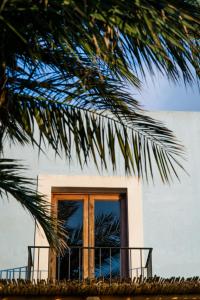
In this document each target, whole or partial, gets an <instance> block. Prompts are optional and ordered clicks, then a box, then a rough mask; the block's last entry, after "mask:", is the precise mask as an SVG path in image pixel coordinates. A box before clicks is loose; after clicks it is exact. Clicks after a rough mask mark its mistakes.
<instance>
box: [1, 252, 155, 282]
mask: <svg viewBox="0 0 200 300" xmlns="http://www.w3.org/2000/svg"><path fill="white" fill-rule="evenodd" d="M138 277H140V278H141V279H144V278H151V277H152V248H129V247H79V246H74V247H70V248H68V249H66V250H65V253H64V254H63V255H62V256H61V255H58V256H57V255H56V254H55V252H53V251H52V249H51V248H50V247H45V246H43V247H41V246H38V247H37V246H29V247H28V264H27V266H26V267H21V268H13V269H7V270H1V271H0V279H27V280H31V281H32V280H42V279H46V280H47V279H51V280H76V281H79V282H80V281H82V280H85V279H89V280H106V281H109V282H112V281H113V280H123V279H130V280H133V279H134V278H138Z"/></svg>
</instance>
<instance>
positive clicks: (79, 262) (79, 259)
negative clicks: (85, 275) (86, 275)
mask: <svg viewBox="0 0 200 300" xmlns="http://www.w3.org/2000/svg"><path fill="white" fill-rule="evenodd" d="M78 281H79V282H80V281H81V248H80V247H79V248H78Z"/></svg>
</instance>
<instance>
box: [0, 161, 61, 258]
mask: <svg viewBox="0 0 200 300" xmlns="http://www.w3.org/2000/svg"><path fill="white" fill-rule="evenodd" d="M24 170H25V168H24V166H22V165H21V162H19V161H18V160H14V159H6V158H1V159H0V197H1V198H2V197H4V196H7V197H9V196H13V197H14V198H15V199H16V200H17V201H18V202H19V203H20V204H21V205H22V206H23V208H25V209H26V210H27V211H28V212H29V213H30V214H31V216H32V217H33V218H34V219H35V220H36V222H37V223H36V224H37V226H38V225H40V226H41V228H42V229H43V230H44V233H45V235H46V237H47V240H48V242H49V244H50V246H52V247H53V248H55V249H56V250H58V251H61V252H62V251H63V249H64V248H65V247H66V242H65V240H66V233H65V230H64V228H63V226H62V224H61V223H60V222H59V221H57V218H56V216H54V215H53V214H52V213H51V207H50V205H49V204H48V202H47V201H46V199H45V197H44V196H43V195H41V194H39V193H37V192H36V191H35V189H34V188H35V183H34V181H33V180H31V179H27V178H25V177H23V176H22V175H21V173H22V172H23V171H24Z"/></svg>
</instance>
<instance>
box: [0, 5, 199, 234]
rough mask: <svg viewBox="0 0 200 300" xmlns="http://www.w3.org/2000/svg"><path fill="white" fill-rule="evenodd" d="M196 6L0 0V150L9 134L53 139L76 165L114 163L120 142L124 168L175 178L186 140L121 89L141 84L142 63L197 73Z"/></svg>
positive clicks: (16, 138) (171, 74)
mask: <svg viewBox="0 0 200 300" xmlns="http://www.w3.org/2000/svg"><path fill="white" fill-rule="evenodd" d="M198 8H199V4H198V2H197V1H188V0H184V1H183V0H176V1H175V0H169V1H166V0H162V1H159V3H158V1H157V0H151V1H147V0H134V1H133V0H127V1H118V0H112V1H108V0H106V1H104V0H103V1H102V0H101V1H100V0H98V1H96V0H95V1H94V0H89V1H82V0H78V1H73V0H59V1H58V0H49V1H48V0H41V1H39V0H38V1H33V0H27V1H23V0H3V1H1V4H0V40H1V45H0V148H1V149H2V150H3V146H4V142H5V140H9V142H10V143H11V144H15V143H19V144H21V145H25V144H29V143H31V144H32V145H34V146H36V147H38V148H39V149H40V150H41V149H43V148H44V147H45V145H50V146H51V147H52V148H53V149H54V150H55V152H56V153H57V154H58V155H60V154H62V153H63V152H64V153H65V155H66V157H68V158H69V159H71V157H72V153H74V152H75V153H76V155H77V157H78V160H79V163H80V165H81V166H82V167H83V166H84V164H85V163H88V162H89V161H90V160H93V161H94V162H95V164H96V166H97V167H98V168H100V167H104V168H107V162H108V160H109V161H111V163H112V166H113V169H115V168H116V165H117V162H116V151H117V149H119V151H120V153H121V155H122V157H123V160H124V168H125V171H126V172H128V173H130V172H132V173H133V174H135V175H136V176H141V177H143V178H146V179H147V180H148V179H149V178H153V176H154V171H155V169H157V170H158V172H159V174H160V176H161V179H162V180H163V182H169V181H170V180H171V178H172V177H173V176H174V175H175V176H176V177H178V172H177V167H181V168H182V165H181V164H180V162H179V157H180V156H181V155H182V153H183V148H182V146H181V145H180V144H179V143H178V142H177V140H176V139H175V137H174V135H173V133H172V132H171V131H170V130H169V129H167V128H166V127H165V126H164V125H163V124H162V123H160V122H158V121H156V120H153V119H152V118H150V117H148V116H147V114H146V113H144V112H143V111H142V110H141V108H140V106H139V104H138V102H137V101H136V100H135V99H133V97H132V95H130V94H129V93H128V92H127V90H128V87H129V85H132V86H133V88H137V89H138V88H141V82H140V80H139V79H138V73H141V74H142V75H143V76H144V77H145V74H146V70H147V72H148V71H149V72H150V74H152V75H153V73H154V70H155V69H157V70H159V71H160V72H161V73H163V74H165V75H166V76H167V77H168V78H169V79H171V80H173V81H175V82H177V81H179V80H181V79H183V80H184V82H185V83H186V84H191V83H192V82H194V80H195V75H194V74H196V78H197V81H198V80H199V75H200V74H199V61H200V60H199V53H200V52H199V35H200V34H199V29H198V28H199V23H200V15H199V11H200V10H199V9H198ZM37 130H38V131H39V139H36V135H35V132H36V131H37ZM13 183H14V181H13ZM31 213H32V215H33V216H34V217H36V219H38V215H37V211H36V210H35V211H31ZM45 216H47V215H46V214H44V217H45ZM47 219H48V217H47ZM43 229H44V230H45V233H46V234H47V232H46V230H47V228H45V227H43Z"/></svg>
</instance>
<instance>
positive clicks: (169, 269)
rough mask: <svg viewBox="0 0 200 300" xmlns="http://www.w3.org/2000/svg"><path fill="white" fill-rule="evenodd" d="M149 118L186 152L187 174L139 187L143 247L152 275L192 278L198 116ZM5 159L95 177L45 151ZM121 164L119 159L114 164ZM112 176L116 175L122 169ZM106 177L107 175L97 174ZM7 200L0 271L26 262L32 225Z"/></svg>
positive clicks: (1, 213)
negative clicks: (162, 125) (171, 132)
mask: <svg viewBox="0 0 200 300" xmlns="http://www.w3.org/2000/svg"><path fill="white" fill-rule="evenodd" d="M151 115H152V116H153V117H155V118H157V119H160V120H162V121H164V122H165V123H166V124H167V125H168V126H169V127H170V128H171V129H173V130H174V132H175V134H176V136H177V137H178V138H179V140H181V141H182V142H183V144H184V145H185V146H186V148H187V159H188V160H187V161H186V162H185V167H186V169H187V171H188V172H189V174H190V176H187V175H186V174H184V173H181V174H180V175H181V183H179V182H178V181H177V180H175V182H174V183H173V184H172V185H171V186H163V184H162V183H161V182H160V181H159V180H158V179H156V180H155V185H153V184H150V185H147V184H146V183H143V184H142V199H143V219H144V245H145V246H147V247H148V246H150V247H151V246H152V247H153V248H154V250H153V271H154V273H156V274H157V275H162V276H173V275H174V276H176V275H179V276H193V275H198V274H199V269H200V251H199V245H200V235H199V228H200V217H199V211H200V199H199V197H200V196H199V195H200V185H199V182H198V181H199V178H200V158H199V146H200V113H198V112H153V113H151ZM5 153H6V156H7V157H12V158H17V159H24V160H26V161H27V162H28V164H29V166H30V169H31V171H30V172H29V174H30V176H32V177H36V175H37V174H49V175H56V174H59V175H70V176H73V175H77V176H78V175H90V176H99V174H98V172H97V171H96V169H95V166H94V165H93V164H90V166H89V167H87V168H84V171H82V170H81V169H80V168H79V166H78V164H77V163H76V162H74V163H72V164H71V166H68V163H67V162H66V161H65V160H60V159H57V160H56V161H55V158H54V154H53V153H52V152H51V151H48V153H47V157H45V156H44V155H40V158H39V160H38V155H37V150H36V151H33V150H31V148H28V147H25V148H24V149H23V150H22V149H21V148H19V147H15V148H12V149H10V147H9V146H7V149H6V151H5ZM122 163H123V162H122V161H120V164H122ZM119 169H120V171H118V173H116V174H115V175H116V176H122V175H123V171H122V168H119ZM101 174H102V175H105V176H109V175H112V172H102V173H101ZM14 203H15V202H13V201H12V200H11V201H10V202H9V203H7V202H6V200H5V201H4V202H1V203H0V228H1V229H0V244H1V247H0V269H2V268H7V267H14V266H22V265H24V264H26V258H27V249H26V247H27V246H28V245H31V244H33V227H34V226H33V221H32V219H31V218H30V216H29V215H28V214H25V212H24V211H23V209H22V208H21V207H18V205H16V204H14Z"/></svg>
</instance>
